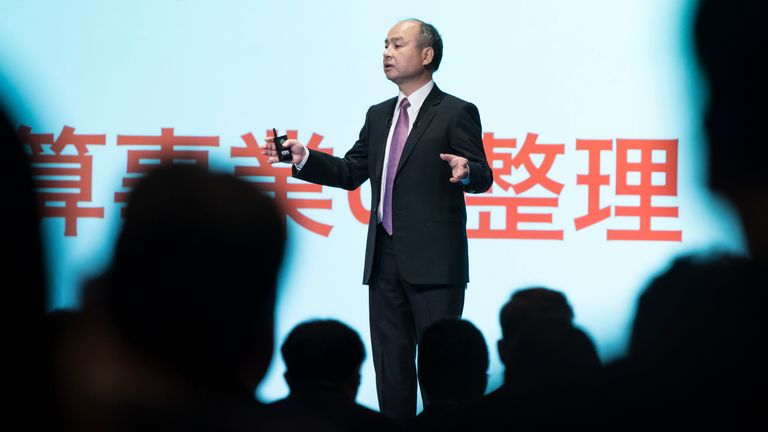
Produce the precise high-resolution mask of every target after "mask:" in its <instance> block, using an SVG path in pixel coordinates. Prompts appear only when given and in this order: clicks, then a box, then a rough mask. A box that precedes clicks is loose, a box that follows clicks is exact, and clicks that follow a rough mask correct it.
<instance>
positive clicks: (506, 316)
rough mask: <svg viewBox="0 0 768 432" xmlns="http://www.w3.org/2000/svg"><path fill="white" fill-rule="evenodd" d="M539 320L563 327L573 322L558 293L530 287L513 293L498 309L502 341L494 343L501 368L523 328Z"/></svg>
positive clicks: (564, 301) (564, 299)
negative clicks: (558, 323) (564, 324)
mask: <svg viewBox="0 0 768 432" xmlns="http://www.w3.org/2000/svg"><path fill="white" fill-rule="evenodd" d="M542 318H553V319H559V320H562V321H564V322H566V323H571V322H572V321H573V309H571V305H570V304H568V299H567V298H566V297H565V295H564V294H563V293H561V292H560V291H555V290H552V289H549V288H542V287H534V288H525V289H521V290H519V291H516V292H515V293H514V294H513V295H512V297H511V298H510V299H509V301H508V302H507V303H506V304H505V305H504V306H503V307H502V308H501V313H500V314H499V321H500V322H501V335H502V338H501V340H500V341H499V342H498V350H499V357H501V361H502V363H504V364H505V365H506V364H507V362H508V357H509V353H510V352H511V350H512V347H513V346H514V344H515V343H516V342H517V339H518V338H519V337H520V335H521V334H522V333H523V331H525V329H526V327H527V326H528V325H529V324H530V323H531V322H534V321H535V320H538V319H542Z"/></svg>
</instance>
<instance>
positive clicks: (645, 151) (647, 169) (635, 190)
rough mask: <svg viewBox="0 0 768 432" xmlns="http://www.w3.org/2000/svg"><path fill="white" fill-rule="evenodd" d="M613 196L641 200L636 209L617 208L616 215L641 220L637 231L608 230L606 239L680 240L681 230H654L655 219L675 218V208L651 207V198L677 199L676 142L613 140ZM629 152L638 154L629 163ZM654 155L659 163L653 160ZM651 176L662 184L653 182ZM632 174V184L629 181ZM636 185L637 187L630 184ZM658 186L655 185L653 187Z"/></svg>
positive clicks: (676, 210) (676, 212)
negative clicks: (614, 187)
mask: <svg viewBox="0 0 768 432" xmlns="http://www.w3.org/2000/svg"><path fill="white" fill-rule="evenodd" d="M616 147H617V157H616V195H635V196H639V197H640V205H639V206H616V216H631V217H638V218H640V228H639V229H637V230H610V229H609V230H608V240H662V241H681V240H682V231H662V230H654V229H652V227H651V220H652V218H654V217H674V218H676V217H677V215H678V208H677V207H659V206H654V205H653V203H652V198H653V197H654V196H677V140H676V139H675V140H637V139H618V140H616ZM630 152H634V154H635V155H637V157H636V158H634V159H636V160H634V161H630V156H629V155H630ZM654 154H657V155H658V156H659V157H658V159H663V160H661V161H659V160H657V161H654V158H653V155H654ZM654 174H656V175H657V177H658V178H662V179H663V181H656V182H654V180H653V177H654ZM630 175H633V176H634V178H635V181H629V178H630ZM631 183H637V184H631ZM654 183H658V184H654Z"/></svg>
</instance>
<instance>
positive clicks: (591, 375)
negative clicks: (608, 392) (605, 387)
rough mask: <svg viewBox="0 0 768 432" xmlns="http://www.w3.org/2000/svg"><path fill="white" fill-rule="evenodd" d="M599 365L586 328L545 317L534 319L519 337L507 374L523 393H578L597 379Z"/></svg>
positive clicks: (519, 391)
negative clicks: (585, 331) (585, 330)
mask: <svg viewBox="0 0 768 432" xmlns="http://www.w3.org/2000/svg"><path fill="white" fill-rule="evenodd" d="M600 366H601V365H600V359H599V358H598V356H597V352H596V350H595V347H594V345H593V344H592V341H591V340H590V339H589V337H588V336H587V335H586V334H585V333H584V332H583V331H581V330H580V329H578V328H576V327H575V326H573V325H572V324H571V323H570V322H568V321H564V320H562V319H557V318H552V317H546V318H540V319H537V320H535V321H533V322H531V323H530V324H529V325H528V326H526V328H525V330H524V331H523V332H522V334H521V335H520V337H519V338H518V340H517V343H515V345H514V349H513V351H512V353H511V355H510V358H509V360H508V363H507V377H508V379H509V382H510V383H511V384H512V386H513V387H514V389H515V391H516V392H518V393H521V394H526V395H530V394H538V395H544V396H553V395H564V394H577V393H581V392H585V390H586V389H587V388H588V387H589V386H590V384H591V383H592V382H594V380H595V378H596V375H597V373H598V371H599V370H600Z"/></svg>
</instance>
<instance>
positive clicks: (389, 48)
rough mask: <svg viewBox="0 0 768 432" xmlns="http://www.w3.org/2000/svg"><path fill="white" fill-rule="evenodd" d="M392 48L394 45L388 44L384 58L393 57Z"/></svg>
mask: <svg viewBox="0 0 768 432" xmlns="http://www.w3.org/2000/svg"><path fill="white" fill-rule="evenodd" d="M391 48H392V46H388V47H386V48H384V58H385V59H386V58H390V57H392V49H391Z"/></svg>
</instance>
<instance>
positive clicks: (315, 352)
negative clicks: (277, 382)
mask: <svg viewBox="0 0 768 432" xmlns="http://www.w3.org/2000/svg"><path fill="white" fill-rule="evenodd" d="M280 351H281V353H282V355H283V360H284V361H285V367H286V371H285V380H286V382H287V383H288V386H289V387H290V389H291V392H294V391H297V390H300V389H301V388H303V387H308V386H327V387H332V388H336V389H339V390H343V392H344V393H345V394H346V395H347V396H349V399H350V400H354V399H355V397H356V396H357V389H358V387H359V386H360V366H362V364H363V360H365V348H364V347H363V342H362V341H361V340H360V336H359V335H358V334H357V332H355V331H354V330H352V329H351V328H350V327H348V326H347V325H346V324H344V323H341V322H339V321H335V320H314V321H307V322H303V323H301V324H299V325H297V326H296V327H294V329H293V330H291V332H290V333H289V334H288V337H287V338H286V339H285V342H283V346H282V348H281V349H280Z"/></svg>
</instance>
